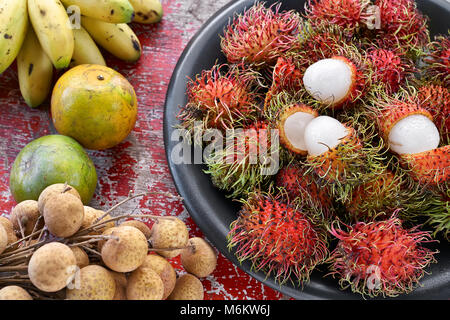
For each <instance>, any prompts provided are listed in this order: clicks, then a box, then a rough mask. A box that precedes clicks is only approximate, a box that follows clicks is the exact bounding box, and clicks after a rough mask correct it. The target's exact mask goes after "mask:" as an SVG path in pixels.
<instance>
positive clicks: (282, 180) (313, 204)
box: [275, 164, 334, 220]
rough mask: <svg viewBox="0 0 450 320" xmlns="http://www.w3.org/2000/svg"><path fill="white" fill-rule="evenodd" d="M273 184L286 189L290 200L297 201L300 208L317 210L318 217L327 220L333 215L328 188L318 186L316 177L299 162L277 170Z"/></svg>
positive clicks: (315, 211) (331, 200)
mask: <svg viewBox="0 0 450 320" xmlns="http://www.w3.org/2000/svg"><path fill="white" fill-rule="evenodd" d="M275 185H276V186H277V187H278V188H283V189H284V190H285V191H286V194H287V196H288V198H289V199H290V200H291V202H294V203H299V205H300V206H301V207H302V208H311V209H312V211H313V212H314V213H317V212H319V213H320V218H321V219H325V220H328V219H329V218H331V217H332V216H334V204H333V199H332V198H331V196H330V194H329V192H328V188H326V187H325V188H324V187H322V186H320V185H319V184H318V183H317V181H316V177H315V176H314V175H313V174H311V173H309V172H307V169H306V168H305V167H302V166H301V165H299V164H290V165H287V166H285V167H283V168H281V169H280V171H278V173H277V175H276V177H275Z"/></svg>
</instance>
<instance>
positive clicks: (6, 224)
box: [0, 216, 18, 245]
mask: <svg viewBox="0 0 450 320" xmlns="http://www.w3.org/2000/svg"><path fill="white" fill-rule="evenodd" d="M0 224H1V225H2V226H3V228H5V231H6V233H7V235H8V245H10V244H12V243H15V242H17V240H18V239H17V236H16V233H15V232H14V227H13V224H12V222H11V221H10V220H9V219H8V218H6V217H2V216H0Z"/></svg>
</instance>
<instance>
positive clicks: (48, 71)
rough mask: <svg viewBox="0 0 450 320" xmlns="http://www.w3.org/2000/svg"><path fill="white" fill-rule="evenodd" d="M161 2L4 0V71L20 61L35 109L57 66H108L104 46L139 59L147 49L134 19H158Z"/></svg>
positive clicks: (0, 58)
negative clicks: (142, 45) (104, 56)
mask: <svg viewBox="0 0 450 320" xmlns="http://www.w3.org/2000/svg"><path fill="white" fill-rule="evenodd" d="M162 14H163V12H162V6H161V3H160V1H159V0H0V74H1V73H3V72H4V71H5V70H6V69H7V68H8V67H9V66H10V65H11V64H12V63H13V61H14V60H16V61H17V72H18V78H19V85H20V91H21V93H22V96H23V98H24V100H25V102H26V103H27V104H28V105H29V106H30V107H32V108H34V107H37V106H39V105H40V104H42V102H44V100H45V99H46V98H47V96H48V95H49V93H50V91H51V88H52V82H53V72H54V69H57V70H58V69H65V68H71V67H74V66H77V65H80V64H99V65H106V63H105V60H104V58H103V55H102V53H101V51H100V49H99V46H100V47H102V48H103V49H104V50H106V51H108V52H110V53H111V54H112V55H114V56H116V57H117V58H119V59H122V60H125V61H130V62H134V61H137V60H138V59H139V58H140V56H141V53H142V48H141V44H140V43H139V39H138V38H137V36H136V34H135V33H134V32H133V30H132V29H131V28H130V26H129V25H128V24H129V23H130V22H133V21H134V22H138V23H145V24H149V23H156V22H159V21H160V20H161V18H162Z"/></svg>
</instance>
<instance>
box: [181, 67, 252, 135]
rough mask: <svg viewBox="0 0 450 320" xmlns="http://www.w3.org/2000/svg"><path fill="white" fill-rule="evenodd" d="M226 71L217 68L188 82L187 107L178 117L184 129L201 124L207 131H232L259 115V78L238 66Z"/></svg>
mask: <svg viewBox="0 0 450 320" xmlns="http://www.w3.org/2000/svg"><path fill="white" fill-rule="evenodd" d="M225 68H227V66H226V65H215V66H214V67H212V68H211V69H210V70H205V71H203V72H202V73H201V74H200V75H197V77H196V78H195V80H191V81H190V82H189V84H188V90H187V94H188V103H187V105H186V106H184V107H182V109H181V112H180V114H179V116H178V118H179V119H180V120H181V122H182V124H183V127H185V128H188V129H192V128H193V125H194V122H195V121H201V122H202V123H203V124H204V127H205V128H217V129H222V130H225V129H230V128H233V127H234V126H236V123H239V121H240V120H243V119H246V118H247V117H250V118H251V117H252V115H255V113H256V112H257V111H258V105H257V94H256V92H255V90H254V85H255V81H256V77H257V76H256V75H255V74H254V73H252V72H245V71H243V70H240V69H239V67H237V66H231V67H230V68H229V70H227V71H222V70H223V69H225Z"/></svg>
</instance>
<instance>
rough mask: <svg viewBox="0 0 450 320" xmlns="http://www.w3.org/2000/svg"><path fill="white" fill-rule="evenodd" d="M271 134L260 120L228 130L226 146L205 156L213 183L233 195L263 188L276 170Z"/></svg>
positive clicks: (276, 152) (266, 125) (276, 153)
mask: <svg viewBox="0 0 450 320" xmlns="http://www.w3.org/2000/svg"><path fill="white" fill-rule="evenodd" d="M271 133H272V130H270V128H269V126H268V124H267V123H266V122H265V121H261V120H259V121H255V122H253V123H250V124H247V125H245V126H244V127H243V128H235V129H234V130H227V137H226V145H225V146H222V148H219V149H218V150H213V152H212V153H211V154H210V156H209V157H207V158H206V163H207V166H208V168H207V170H205V173H207V174H210V175H211V179H212V182H213V184H214V185H215V186H216V187H218V188H219V189H221V190H224V191H226V192H228V193H229V196H230V197H232V198H236V197H238V196H242V195H246V194H247V193H249V192H251V191H252V190H254V189H255V188H257V187H262V186H263V185H264V184H265V183H266V182H267V181H268V180H269V179H270V178H271V176H272V175H274V174H275V173H276V172H277V171H278V165H279V164H278V161H279V148H278V147H279V146H278V144H277V143H275V144H273V141H274V140H275V137H273V136H272V134H271ZM272 171H274V172H272Z"/></svg>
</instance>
